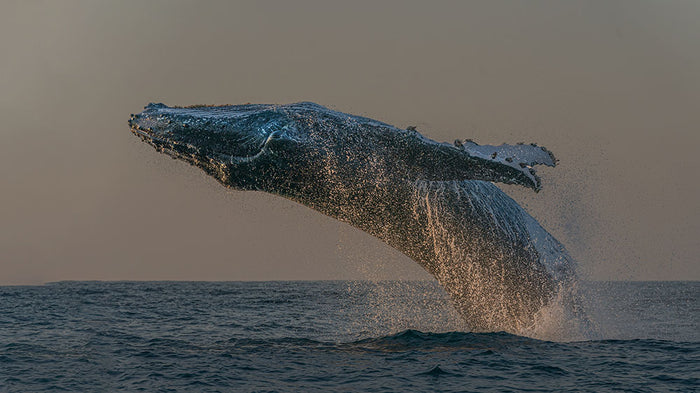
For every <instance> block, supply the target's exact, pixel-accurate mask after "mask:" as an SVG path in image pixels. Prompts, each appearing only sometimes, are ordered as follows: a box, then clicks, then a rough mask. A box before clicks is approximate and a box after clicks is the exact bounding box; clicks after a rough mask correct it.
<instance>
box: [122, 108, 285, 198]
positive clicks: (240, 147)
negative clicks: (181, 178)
mask: <svg viewBox="0 0 700 393" xmlns="http://www.w3.org/2000/svg"><path fill="white" fill-rule="evenodd" d="M129 126H130V127H131V131H132V132H133V133H134V134H136V135H137V136H139V137H140V138H141V139H142V140H143V141H145V142H147V143H149V144H150V145H152V146H153V147H154V148H155V149H156V150H158V151H160V152H162V153H165V154H167V155H170V156H171V157H173V158H175V159H179V160H182V161H186V162H188V163H190V164H192V165H195V166H197V167H200V168H201V169H203V170H204V171H205V172H207V173H208V174H209V175H211V176H213V177H214V178H216V179H217V180H218V181H219V182H221V183H222V184H224V185H225V186H228V187H233V188H240V189H264V188H265V187H264V185H265V183H266V179H269V178H270V177H272V176H274V175H279V173H275V172H276V171H279V170H280V169H284V168H285V165H284V162H282V161H283V160H282V158H284V154H280V153H282V151H283V150H285V147H286V146H285V145H287V144H289V143H292V141H293V140H294V139H293V138H294V136H293V135H294V134H295V133H296V130H295V127H294V124H293V122H291V121H290V118H289V114H288V113H285V112H284V111H280V110H279V107H278V106H274V105H253V104H249V105H232V106H220V107H215V106H203V105H202V106H190V107H169V106H166V105H164V104H160V103H158V104H156V103H151V104H148V105H147V106H146V107H145V108H144V111H143V112H141V113H139V114H135V115H133V114H132V115H131V118H130V119H129ZM273 158H274V159H273ZM278 177H279V176H278Z"/></svg>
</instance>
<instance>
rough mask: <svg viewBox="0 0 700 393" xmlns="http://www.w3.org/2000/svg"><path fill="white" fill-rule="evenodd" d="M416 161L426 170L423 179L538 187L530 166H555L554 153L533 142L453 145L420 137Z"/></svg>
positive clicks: (537, 180)
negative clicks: (478, 181)
mask: <svg viewBox="0 0 700 393" xmlns="http://www.w3.org/2000/svg"><path fill="white" fill-rule="evenodd" d="M421 142H422V144H423V146H422V148H421V150H423V151H422V152H421V154H420V158H419V159H418V160H419V161H425V162H422V163H421V165H423V166H424V168H427V170H425V171H423V173H422V175H423V176H424V178H423V180H430V181H449V180H486V181H492V182H501V183H507V184H518V185H521V186H525V187H529V188H532V189H533V190H535V191H539V190H540V188H541V183H540V178H539V177H538V176H537V174H536V173H535V169H534V168H533V166H535V165H546V166H555V165H556V163H557V160H556V158H554V155H553V154H552V153H551V152H550V151H549V150H547V149H545V148H544V147H541V146H537V145H536V144H529V145H526V144H516V145H506V144H502V145H500V146H491V145H478V144H476V143H474V142H472V141H471V140H468V141H466V142H461V141H459V140H457V141H455V143H454V145H450V144H447V143H437V142H434V141H432V140H429V139H427V138H426V139H423V140H422V141H421Z"/></svg>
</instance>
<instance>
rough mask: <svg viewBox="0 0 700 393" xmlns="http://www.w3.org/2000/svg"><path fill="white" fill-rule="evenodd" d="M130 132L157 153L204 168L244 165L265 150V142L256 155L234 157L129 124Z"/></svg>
mask: <svg viewBox="0 0 700 393" xmlns="http://www.w3.org/2000/svg"><path fill="white" fill-rule="evenodd" d="M130 126H131V132H132V133H133V134H134V135H136V136H138V137H139V138H140V139H141V140H142V141H144V142H146V143H148V144H149V145H151V146H153V147H154V148H155V149H156V150H157V151H159V152H162V153H164V154H167V155H169V156H170V157H172V158H173V159H181V160H185V161H187V162H188V163H190V164H193V165H197V166H204V165H206V164H216V165H221V164H237V163H246V162H250V161H253V160H255V159H256V158H258V157H259V156H260V155H261V154H262V153H263V151H264V150H265V145H266V144H267V140H266V141H265V143H263V145H262V146H260V147H259V148H258V151H257V153H255V154H254V155H250V156H234V155H231V154H225V153H221V152H218V151H214V150H211V149H206V150H205V149H202V148H199V147H197V146H194V145H191V144H189V143H183V142H178V141H176V140H172V139H169V138H163V137H160V136H158V135H157V134H156V133H154V132H153V131H151V130H144V129H142V128H140V127H139V126H138V125H135V124H130Z"/></svg>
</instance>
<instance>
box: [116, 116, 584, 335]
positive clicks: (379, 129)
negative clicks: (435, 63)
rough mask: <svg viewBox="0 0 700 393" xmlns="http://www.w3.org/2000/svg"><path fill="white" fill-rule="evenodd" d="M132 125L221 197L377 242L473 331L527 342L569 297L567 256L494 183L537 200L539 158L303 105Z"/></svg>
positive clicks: (546, 158)
mask: <svg viewBox="0 0 700 393" xmlns="http://www.w3.org/2000/svg"><path fill="white" fill-rule="evenodd" d="M129 125H130V127H131V131H132V132H133V133H134V134H136V135H138V136H139V137H140V138H142V139H143V140H144V141H145V142H147V143H149V144H151V145H152V146H153V147H155V148H156V149H157V150H158V151H161V152H163V153H165V154H168V155H170V156H172V157H173V158H177V159H180V160H183V161H186V162H189V163H190V164H192V165H195V166H198V167H200V168H201V169H203V170H204V171H205V172H206V173H208V174H209V175H211V176H213V177H214V178H216V179H217V180H218V181H219V182H220V183H222V184H223V185H225V186H227V187H230V188H233V189H239V190H258V191H264V192H268V193H272V194H276V195H279V196H282V197H285V198H288V199H291V200H293V201H296V202H298V203H301V204H303V205H305V206H308V207H310V208H312V209H314V210H317V211H319V212H321V213H323V214H326V215H328V216H331V217H334V218H336V219H338V220H340V221H343V222H346V223H349V224H350V225H352V226H354V227H357V228H359V229H361V230H363V231H365V232H368V233H370V234H372V235H374V236H376V237H378V238H379V239H381V240H382V241H384V242H385V243H387V244H389V245H390V246H392V247H394V248H396V249H398V250H399V251H401V252H403V253H404V254H406V255H407V256H409V257H410V258H412V259H413V260H415V261H416V262H417V263H418V264H420V265H421V266H422V267H423V268H425V269H426V270H427V271H428V272H429V273H431V274H432V275H433V276H435V277H436V278H437V280H438V282H439V283H440V284H441V285H442V286H443V288H444V289H445V290H446V291H447V292H448V293H449V294H450V295H451V297H452V299H453V301H454V305H455V307H456V309H457V310H458V311H459V312H460V313H461V314H462V315H463V316H464V319H465V321H466V323H467V324H468V326H469V327H470V328H471V329H473V330H475V331H508V332H511V333H516V334H517V333H522V332H523V331H525V330H527V329H530V328H531V327H532V326H533V325H534V324H536V323H537V318H538V315H539V313H540V311H541V310H542V309H543V308H545V307H546V306H548V305H550V304H551V303H552V302H553V301H554V299H556V298H562V296H563V297H564V298H567V297H570V296H569V294H568V293H569V291H570V288H571V287H572V286H573V285H575V265H574V262H573V260H572V259H571V258H570V257H569V256H568V254H567V253H566V251H565V249H564V247H563V246H562V245H561V244H560V243H559V242H558V241H557V240H556V239H554V238H553V237H552V236H551V235H550V234H549V233H547V231H545V230H544V229H543V228H542V227H541V226H540V225H539V224H538V223H537V221H536V220H535V219H534V218H532V217H531V216H530V215H529V214H528V213H527V212H525V210H523V209H522V208H521V207H520V206H519V205H518V204H517V203H516V202H515V201H513V200H512V199H511V198H510V197H508V196H507V195H506V194H505V193H503V192H502V191H501V190H500V189H499V188H498V187H496V186H495V185H494V184H493V183H492V182H501V183H507V184H517V185H522V186H525V187H529V188H531V189H533V190H535V191H538V190H539V189H540V188H541V181H540V179H539V177H538V176H537V175H536V173H535V170H534V168H533V167H534V166H535V165H548V166H554V165H555V164H556V160H555V158H554V156H553V155H552V153H551V152H549V151H548V150H546V149H545V148H543V147H540V146H537V145H534V144H517V145H505V144H504V145H500V146H489V145H478V144H476V143H475V142H473V141H471V140H467V141H466V142H462V141H455V143H454V144H447V143H438V142H435V141H433V140H430V139H428V138H426V137H424V136H422V135H421V134H420V133H418V132H417V131H416V130H415V128H413V127H408V128H407V129H400V128H397V127H394V126H391V125H388V124H385V123H382V122H379V121H376V120H372V119H369V118H364V117H359V116H353V115H349V114H345V113H341V112H337V111H333V110H330V109H328V108H325V107H323V106H320V105H317V104H314V103H309V102H302V103H297V104H290V105H258V104H246V105H232V106H192V107H168V106H166V105H163V104H149V105H148V106H146V108H145V110H144V111H143V112H141V113H139V114H136V115H132V116H131V118H130V120H129ZM562 294H563V295H562ZM574 307H575V305H574ZM574 312H575V310H574Z"/></svg>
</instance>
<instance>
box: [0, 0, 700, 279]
mask: <svg viewBox="0 0 700 393" xmlns="http://www.w3.org/2000/svg"><path fill="white" fill-rule="evenodd" d="M697 15H700V2H697V1H663V2H660V1H641V0H634V1H585V2H584V1H579V2H571V1H537V0H535V1H495V0H488V1H469V2H458V1H449V2H448V1H445V2H423V1H394V2H390V1H382V2H375V1H347V2H327V1H295V2H288V1H279V2H273V1H265V2H252V1H251V2H224V1H221V2H218V1H207V2H201V1H175V0H173V1H113V2H96V1H70V0H66V1H60V2H56V1H26V0H22V1H15V0H4V1H2V2H1V3H0V53H2V55H1V56H0V119H2V121H1V123H0V184H1V185H2V191H1V192H0V285H2V284H5V285H7V284H37V283H44V282H51V281H59V280H297V279H305V280H316V279H427V278H429V276H428V274H427V273H425V272H424V271H422V270H421V268H420V267H418V265H417V264H415V263H414V262H412V261H411V260H410V259H408V258H407V257H405V256H403V255H402V254H400V253H399V252H398V251H396V250H393V249H391V248H390V247H388V246H386V245H384V244H383V243H381V242H380V241H378V240H376V239H374V238H372V237H371V236H369V235H367V234H365V233H362V232H360V231H359V230H356V229H354V228H351V227H349V226H347V225H346V224H342V223H339V222H337V221H334V220H333V219H331V218H328V217H325V216H322V215H321V214H319V213H317V212H315V211H312V210H310V209H308V208H306V207H303V206H301V205H298V204H295V203H293V202H290V201H287V200H284V199H281V198H279V197H274V196H271V195H267V194H263V193H258V192H241V191H233V190H228V189H226V188H223V187H221V186H220V185H219V184H218V183H216V181H215V180H214V179H212V178H210V177H208V176H206V175H205V174H204V173H203V172H201V171H200V170H198V169H196V168H193V167H190V166H189V165H187V164H186V163H183V162H179V161H174V160H172V159H170V158H168V157H167V156H165V155H162V154H158V153H156V152H155V151H154V150H153V149H152V148H151V147H149V146H147V145H146V144H144V143H142V142H140V141H139V140H138V138H136V137H135V136H133V135H132V134H131V133H130V132H129V128H128V125H127V120H128V118H129V114H130V113H137V112H140V111H141V110H142V108H143V106H144V105H146V104H147V103H149V102H163V103H166V104H168V105H192V104H239V103H247V102H253V103H279V104H284V103H292V102H298V101H314V102H317V103H319V104H322V105H325V106H328V107H330V108H333V109H336V110H340V111H343V112H347V113H352V114H357V115H362V116H367V117H371V118H375V119H377V120H381V121H383V122H386V123H389V124H393V125H396V126H398V127H406V126H409V125H414V126H416V127H417V128H418V130H419V131H420V132H421V133H423V134H424V135H426V136H427V137H430V138H432V139H435V140H438V141H453V140H454V139H456V138H461V139H466V138H471V139H473V140H475V141H476V142H478V143H481V144H500V143H503V142H511V143H515V142H526V143H527V142H537V143H539V144H540V145H543V146H546V147H548V148H549V149H550V150H552V151H553V152H554V153H555V154H556V156H557V158H559V160H560V163H559V166H558V167H556V168H544V169H540V171H539V173H540V175H541V176H542V178H543V186H544V188H543V190H542V191H541V192H540V193H537V194H535V193H533V192H532V191H530V190H526V189H522V188H518V187H512V186H502V188H503V189H504V190H505V191H506V192H507V193H508V194H509V195H511V196H512V197H513V198H515V199H516V200H517V201H519V202H520V203H521V204H522V205H523V206H524V207H525V208H526V209H527V210H528V211H529V212H530V213H531V214H532V215H533V216H534V217H535V218H536V219H538V220H539V221H540V222H541V223H542V224H543V226H544V227H545V228H546V229H548V230H549V231H550V232H551V233H552V234H554V235H555V237H557V238H558V239H559V240H560V241H562V242H563V243H564V244H565V245H566V247H567V248H568V249H569V251H570V253H571V254H572V255H573V256H574V258H575V259H576V260H577V261H578V263H579V266H580V272H581V275H582V276H583V277H584V278H587V279H594V280H700V257H699V256H700V209H699V202H698V201H700V186H699V185H698V184H699V182H698V180H700V179H699V176H698V173H699V170H700V160H698V159H697V156H698V154H697V149H698V146H700V51H699V50H698V46H697V45H698V42H700V24H698V23H697Z"/></svg>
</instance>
